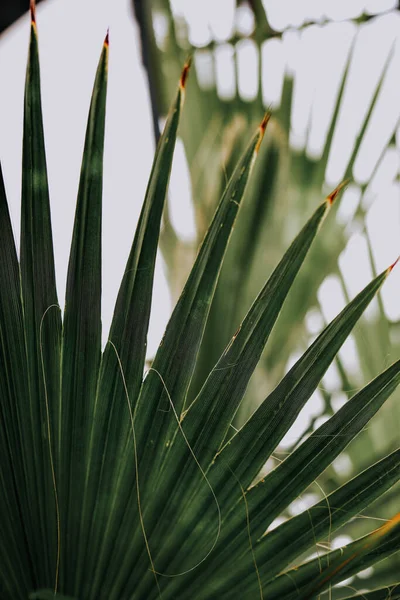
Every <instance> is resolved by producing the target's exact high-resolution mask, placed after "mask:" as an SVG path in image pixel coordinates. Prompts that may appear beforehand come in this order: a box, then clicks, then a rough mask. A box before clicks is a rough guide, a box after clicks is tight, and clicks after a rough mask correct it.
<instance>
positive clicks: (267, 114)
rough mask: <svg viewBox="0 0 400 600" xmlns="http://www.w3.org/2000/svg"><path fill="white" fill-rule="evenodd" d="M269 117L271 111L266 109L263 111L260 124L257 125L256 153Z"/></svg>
mask: <svg viewBox="0 0 400 600" xmlns="http://www.w3.org/2000/svg"><path fill="white" fill-rule="evenodd" d="M270 118H271V113H270V111H269V110H268V111H267V112H266V113H265V115H264V117H263V120H262V121H261V123H260V126H259V137H258V140H257V144H256V148H255V152H256V154H258V151H259V149H260V146H261V142H262V141H263V138H264V134H265V130H266V129H267V125H268V122H269V120H270Z"/></svg>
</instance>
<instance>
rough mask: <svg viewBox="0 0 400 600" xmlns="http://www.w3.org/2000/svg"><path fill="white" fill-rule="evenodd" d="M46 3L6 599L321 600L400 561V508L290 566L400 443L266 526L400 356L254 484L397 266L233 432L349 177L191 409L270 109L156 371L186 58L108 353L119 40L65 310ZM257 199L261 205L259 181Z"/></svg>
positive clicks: (373, 400) (3, 478) (5, 221)
mask: <svg viewBox="0 0 400 600" xmlns="http://www.w3.org/2000/svg"><path fill="white" fill-rule="evenodd" d="M33 8H34V7H32V17H33V19H32V25H31V45H30V54H29V61H28V71H27V83H26V93H25V99H26V101H25V117H24V148H23V167H24V169H23V170H24V174H23V188H22V191H23V194H22V228H21V231H22V236H21V256H20V261H19V262H18V257H17V254H16V249H15V243H14V239H13V234H12V228H11V223H10V216H9V211H8V208H7V202H6V195H5V186H4V183H3V180H2V177H1V180H0V233H1V235H2V244H1V246H0V284H1V286H0V359H1V362H0V393H1V399H0V400H1V403H0V451H1V452H2V461H1V464H0V485H1V494H0V507H1V509H2V510H1V512H0V534H1V535H0V558H1V563H0V591H1V597H2V598H4V600H11V599H12V600H15V599H17V598H18V599H19V598H20V599H21V600H22V599H24V598H26V597H30V598H37V599H38V600H39V599H40V598H43V600H44V599H45V598H49V597H50V596H51V597H55V598H60V600H64V599H65V600H67V599H71V600H72V598H73V599H76V600H78V598H79V600H92V599H93V600H94V599H96V600H97V599H98V598H100V599H103V598H104V599H107V600H109V599H115V600H117V599H120V598H127V599H128V598H146V599H148V598H149V599H153V598H158V597H161V598H163V599H171V600H172V599H175V598H182V599H183V600H185V599H186V598H192V597H196V598H199V600H201V599H203V598H204V600H205V599H206V598H207V599H208V598H210V597H218V598H232V597H237V594H239V596H240V597H243V598H253V597H255V596H256V595H257V594H259V595H260V597H264V594H266V596H265V597H268V598H274V597H276V598H285V599H286V598H287V599H288V600H289V599H290V598H291V597H292V595H293V593H294V594H297V593H298V592H299V593H300V594H302V596H300V597H311V596H313V595H316V594H318V593H320V592H321V591H323V590H324V589H326V588H327V587H328V586H330V585H331V584H332V585H334V584H336V583H338V582H340V581H342V580H343V579H344V578H346V577H348V576H349V575H351V574H353V573H357V572H358V571H360V570H361V569H364V568H366V566H368V565H371V564H374V563H375V562H378V561H379V560H382V559H383V558H385V557H388V556H390V555H392V554H393V553H395V552H396V551H397V550H398V549H399V547H400V546H399V544H400V540H399V519H398V517H395V518H393V519H391V520H390V521H389V522H388V523H387V524H385V525H384V526H383V527H381V528H380V529H379V530H377V531H376V532H367V534H366V535H365V536H364V537H363V538H360V539H358V540H356V541H355V542H353V543H352V544H350V545H349V546H347V547H345V548H343V549H341V550H340V551H333V552H330V553H328V554H327V555H325V557H320V558H319V560H309V561H308V562H305V563H303V564H302V565H301V566H300V568H298V569H296V570H294V569H291V568H290V565H291V563H292V561H293V559H294V558H300V560H302V555H303V554H304V552H306V551H311V550H312V549H313V545H314V542H315V541H316V540H315V539H314V538H315V535H317V536H318V538H323V537H324V536H327V535H328V536H329V535H330V534H331V533H332V532H333V531H335V530H336V529H338V528H339V527H342V526H344V525H345V524H346V523H347V522H348V521H349V520H350V519H352V518H353V517H354V516H355V515H356V514H357V512H358V511H360V510H362V509H363V508H365V507H366V506H368V505H369V504H370V503H371V502H373V501H375V502H376V501H377V500H379V499H380V498H381V497H382V494H383V493H384V492H386V491H388V490H389V489H390V488H391V487H392V486H393V485H394V484H395V483H396V482H397V481H398V479H399V451H396V452H394V453H392V454H391V455H388V456H386V457H384V458H383V459H382V460H381V461H380V462H379V463H377V464H376V465H373V466H372V467H369V468H368V469H367V470H366V471H365V472H364V473H362V474H360V475H359V476H358V477H356V478H355V479H354V480H352V481H350V482H348V483H345V484H344V485H343V486H342V487H340V488H339V489H337V490H336V491H334V492H333V493H332V494H330V496H328V497H327V498H325V500H321V501H320V502H318V503H317V504H316V505H315V506H313V507H312V508H311V509H310V511H308V512H306V513H303V514H301V515H299V516H298V517H297V518H296V519H293V520H292V522H290V521H289V522H288V524H287V525H282V526H281V527H279V528H277V529H276V530H275V533H273V532H272V534H269V533H267V535H265V530H266V528H267V527H268V526H269V525H270V524H271V522H272V520H273V519H274V518H275V517H276V516H277V515H278V514H280V513H284V511H285V510H286V509H287V507H288V505H289V504H290V503H291V502H292V500H293V499H294V498H296V497H297V496H298V495H299V494H301V493H303V492H304V491H305V490H306V489H307V488H308V487H309V486H310V485H312V484H313V481H314V479H315V477H318V476H319V475H320V474H322V473H323V471H324V470H325V469H326V468H327V467H328V466H329V465H330V463H331V462H332V460H333V459H334V458H335V457H336V456H338V454H339V453H340V452H341V451H342V450H343V449H344V448H345V447H346V446H347V444H348V443H350V442H351V441H352V440H353V439H354V437H355V436H356V435H357V434H358V433H359V432H360V430H362V429H363V428H364V426H365V425H366V424H367V423H368V422H369V420H370V419H371V418H372V417H373V416H374V414H375V413H376V412H377V411H378V409H379V408H380V407H381V406H382V405H383V404H384V402H385V401H386V399H387V398H388V397H389V395H390V394H391V393H392V392H393V391H394V389H395V388H396V387H397V385H398V383H399V382H400V361H397V362H395V363H393V365H392V366H390V367H389V368H388V369H386V371H384V372H383V373H381V374H380V375H378V377H376V378H375V379H374V380H372V381H371V382H370V383H369V384H368V385H367V386H366V387H365V388H363V389H362V390H361V391H360V392H359V393H357V394H356V395H355V396H354V397H353V398H352V399H351V400H350V401H349V402H348V403H347V404H346V405H345V406H343V407H342V408H341V409H340V410H339V411H338V412H337V413H336V414H335V415H334V416H332V417H331V419H330V420H329V421H327V422H326V423H325V424H324V425H322V426H321V427H320V428H319V429H318V430H316V431H315V432H314V433H313V434H312V435H311V436H310V437H309V438H308V439H306V440H305V441H304V442H303V443H302V444H301V445H300V446H299V447H298V448H297V449H296V450H295V451H294V452H292V453H291V454H290V455H289V456H288V458H287V459H286V460H285V461H284V462H283V463H282V464H281V466H279V467H277V468H276V469H275V470H273V471H271V472H270V473H268V474H267V476H266V477H265V478H264V479H263V480H260V481H259V482H258V483H254V479H255V478H256V476H258V474H259V471H260V469H261V467H262V466H263V464H264V462H265V461H266V460H267V458H268V457H269V456H270V455H271V453H272V452H273V451H274V449H275V448H276V446H277V444H279V442H280V440H281V438H282V437H283V435H284V434H285V432H286V431H287V430H288V428H289V427H290V425H291V424H292V423H293V421H294V420H295V418H296V416H297V414H298V412H299V410H300V409H301V407H302V406H303V405H304V404H305V402H306V401H307V400H308V398H309V397H310V395H311V394H312V393H313V391H314V390H315V389H316V386H317V385H318V383H319V381H320V379H321V377H322V376H323V375H324V373H325V371H326V369H327V368H328V367H329V365H330V364H331V363H332V361H333V360H334V358H335V355H336V353H337V352H338V350H339V349H340V347H341V346H342V344H343V343H344V341H345V339H346V337H347V336H348V335H349V334H350V332H351V330H352V328H353V327H354V325H355V324H356V322H357V321H358V320H359V319H360V318H361V315H362V313H363V311H364V310H365V309H366V307H367V306H368V304H369V302H370V301H371V300H372V298H373V297H374V296H375V295H376V294H377V293H378V291H379V289H380V287H381V285H382V284H383V282H384V280H385V279H386V278H387V276H388V274H389V273H390V271H391V270H392V268H393V266H394V265H392V266H391V267H389V269H387V270H386V271H384V272H383V273H382V274H380V275H378V276H377V277H375V279H374V280H373V281H372V282H371V283H370V284H369V285H367V287H366V288H365V289H364V290H363V291H362V292H361V293H360V294H359V295H358V296H356V298H355V299H354V300H353V301H352V302H350V303H349V304H348V306H347V307H346V308H345V309H344V310H343V311H342V312H341V313H340V314H339V315H338V316H337V317H336V319H334V320H333V321H332V322H331V323H330V324H329V325H328V326H327V327H326V328H325V330H324V331H323V332H322V333H321V334H320V336H319V337H318V338H317V339H316V340H315V342H314V343H313V344H312V345H311V346H310V348H309V349H308V350H307V351H306V352H305V353H304V354H303V356H302V357H301V358H300V359H299V360H298V362H297V363H296V364H295V365H294V367H293V368H292V369H291V370H290V371H289V372H288V373H287V374H286V376H285V377H283V379H282V381H281V382H280V383H279V385H278V386H277V387H276V389H275V390H274V391H273V392H272V393H271V394H269V395H268V396H267V398H266V399H265V401H264V403H263V404H262V405H261V407H260V408H259V409H258V410H257V411H255V413H254V415H253V416H252V417H251V418H250V419H249V421H248V422H247V423H246V424H245V425H244V426H243V427H242V428H241V429H240V430H239V431H238V432H237V433H235V434H233V433H231V429H232V432H233V431H234V423H233V420H234V418H235V413H236V411H237V408H238V406H239V404H240V402H241V400H242V398H243V395H244V393H245V389H246V386H247V384H248V383H249V380H250V377H251V375H252V373H253V372H254V370H255V368H256V365H257V362H258V361H259V360H260V357H261V355H262V351H263V348H264V346H265V344H266V343H267V341H268V338H269V336H270V334H271V332H272V329H273V326H274V325H275V322H276V321H277V317H278V314H279V311H280V309H281V307H282V304H283V302H284V301H285V299H286V296H287V295H288V294H289V292H290V290H292V291H293V282H294V279H295V277H296V276H297V273H298V271H299V270H300V267H301V266H302V263H303V261H304V260H305V257H306V255H307V253H308V251H309V249H310V246H311V244H312V242H313V240H314V238H315V237H316V236H317V232H318V230H319V228H320V225H321V223H322V221H323V220H324V218H325V216H326V214H327V212H328V211H329V209H330V207H331V204H332V203H333V200H334V199H335V197H336V196H337V194H338V191H339V190H338V189H337V190H335V191H334V192H333V193H332V194H331V195H330V196H328V198H327V199H326V200H325V201H324V202H323V203H322V204H321V205H319V206H318V207H317V209H316V210H315V211H314V214H313V215H312V216H311V218H310V219H309V220H308V222H307V223H306V225H305V226H304V227H303V229H302V230H301V231H300V233H299V234H298V235H297V237H295V239H294V241H293V243H292V245H291V246H290V247H289V249H288V250H287V252H286V253H285V254H284V255H283V258H282V259H281V260H280V262H279V263H278V266H277V267H276V268H275V270H274V271H273V273H272V275H271V276H270V277H269V278H267V283H266V284H265V285H264V287H263V288H262V291H261V293H260V294H259V295H258V296H257V298H256V300H255V301H254V302H253V304H252V306H251V307H250V309H249V311H248V313H247V315H246V316H245V317H244V319H243V320H242V324H241V326H240V327H239V330H238V332H237V334H236V335H235V336H234V338H233V340H231V341H230V342H229V344H228V346H227V347H226V348H225V349H224V350H223V351H222V354H221V356H220V357H219V359H218V361H217V363H216V366H215V368H213V369H211V371H210V372H209V373H208V377H207V378H206V381H205V384H204V386H203V387H202V389H201V391H200V393H199V394H198V396H197V397H196V400H195V402H194V403H189V402H187V397H188V391H189V389H190V386H191V384H192V382H193V378H194V373H195V368H196V364H197V361H198V355H199V349H200V345H201V341H202V338H203V334H204V331H205V327H206V323H207V320H208V317H209V313H210V306H211V303H212V300H213V296H214V293H215V289H216V286H217V281H218V277H219V275H220V272H221V268H222V263H223V260H224V256H225V254H226V252H227V247H228V242H229V239H230V237H231V232H232V229H233V226H234V224H235V221H236V218H237V214H238V210H239V205H240V204H241V202H242V201H246V200H248V199H249V198H246V187H247V184H248V182H249V183H250V185H251V170H252V166H253V163H254V160H255V158H256V156H257V154H258V153H259V150H260V144H261V141H262V138H263V135H264V130H265V127H266V124H267V121H268V118H269V116H268V115H267V117H265V118H264V119H263V121H262V122H261V126H259V127H258V128H257V130H256V132H255V133H254V135H253V136H252V137H251V139H250V141H249V143H248V145H247V147H246V149H245V151H244V152H243V153H242V154H241V156H240V158H239V160H238V162H237V166H236V167H235V168H234V169H233V170H232V175H231V177H230V180H229V182H228V184H227V186H226V189H225V190H224V191H223V193H222V198H221V201H220V203H219V205H218V207H217V210H216V212H215V215H214V218H213V220H212V222H211V225H210V227H209V229H208V230H207V232H206V235H205V237H204V241H203V243H202V245H201V248H200V250H199V253H198V255H197V258H196V261H195V263H194V266H193V269H192V271H191V274H190V275H189V277H188V280H187V282H186V285H185V287H184V290H183V292H182V294H181V296H180V298H179V300H178V302H177V305H176V307H175V310H174V312H173V314H172V316H171V319H170V321H169V323H168V325H167V328H166V332H165V335H164V338H163V340H162V342H161V344H160V347H159V349H158V352H157V355H156V357H155V359H154V362H153V365H152V367H151V369H150V370H149V372H148V373H147V375H146V377H143V369H144V360H145V353H146V335H147V329H148V322H149V314H150V303H151V299H152V284H153V277H154V267H155V257H156V251H157V243H158V238H159V234H160V222H161V218H162V211H163V206H164V201H165V198H166V193H167V186H168V180H169V174H170V170H171V164H172V158H173V151H174V146H175V141H176V137H177V133H178V125H179V122H180V117H181V110H182V102H183V97H184V94H185V85H186V78H187V73H188V65H186V66H185V67H184V69H183V72H182V74H181V77H180V82H179V86H178V92H177V94H176V96H175V99H174V101H173V103H172V107H171V110H170V112H169V116H168V119H167V122H166V125H165V129H164V132H163V135H162V136H161V139H160V143H159V145H158V147H157V151H156V155H155V159H154V164H153V168H152V171H151V174H150V180H149V185H148V188H147V192H146V197H145V201H144V204H143V208H142V212H141V215H140V219H139V223H138V228H137V232H136V235H135V238H134V240H133V244H132V249H131V252H130V255H129V258H128V261H127V266H126V270H125V273H124V277H123V280H122V283H121V287H120V291H119V294H118V298H117V302H116V307H115V312H114V316H113V321H112V325H111V330H110V334H109V341H108V343H107V345H106V347H105V349H104V350H102V348H101V318H100V316H101V304H100V301H101V197H102V171H103V168H102V165H103V148H104V127H105V109H106V89H107V60H108V52H109V50H108V37H107V38H106V40H105V44H104V46H103V49H102V53H101V56H100V61H99V66H98V70H97V74H96V78H95V83H94V89H93V94H92V100H91V105H90V110H89V117H88V126H87V132H86V141H85V149H84V156H83V161H82V170H81V179H80V185H79V192H78V200H77V208H76V215H75V223H74V231H73V238H72V245H71V254H70V262H69V269H68V280H67V292H66V305H65V311H64V316H63V320H62V323H61V319H60V311H59V308H58V304H57V295H56V287H55V276H54V261H53V249H52V239H51V226H50V208H49V198H48V189H47V177H46V166H45V165H46V160H45V153H44V141H43V129H42V120H41V108H40V78H39V62H38V45H37V30H36V22H35V19H34V16H35V15H34V10H33ZM252 193H253V194H255V195H254V198H255V200H256V204H257V205H259V202H260V198H259V197H257V195H256V188H253V192H252ZM259 193H260V194H261V193H262V189H260V191H259ZM264 279H265V276H264ZM277 325H278V324H277ZM192 389H193V388H192ZM372 482H373V484H372ZM310 520H311V523H310V522H309V521H310ZM309 524H310V525H312V526H311V527H309ZM295 536H296V539H295ZM296 542H298V545H297V546H296ZM271 553H272V555H271ZM286 568H289V570H288V571H287V572H283V570H284V569H286ZM293 582H294V583H295V586H297V587H295V588H293ZM294 597H296V596H294Z"/></svg>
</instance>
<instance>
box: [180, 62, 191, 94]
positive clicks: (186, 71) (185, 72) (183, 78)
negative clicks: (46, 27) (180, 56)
mask: <svg viewBox="0 0 400 600" xmlns="http://www.w3.org/2000/svg"><path fill="white" fill-rule="evenodd" d="M191 64H192V57H191V56H189V58H188V59H187V61H186V63H185V66H184V67H183V71H182V75H181V79H180V81H179V85H180V88H181V89H182V90H184V89H185V85H186V80H187V76H188V74H189V69H190V65H191Z"/></svg>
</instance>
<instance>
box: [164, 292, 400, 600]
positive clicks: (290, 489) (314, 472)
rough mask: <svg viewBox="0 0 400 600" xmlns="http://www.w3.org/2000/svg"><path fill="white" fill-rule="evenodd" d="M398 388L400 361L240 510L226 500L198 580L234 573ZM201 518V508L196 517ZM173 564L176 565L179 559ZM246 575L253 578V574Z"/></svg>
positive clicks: (265, 481) (250, 492)
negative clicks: (212, 551)
mask: <svg viewBox="0 0 400 600" xmlns="http://www.w3.org/2000/svg"><path fill="white" fill-rule="evenodd" d="M370 285H371V284H370ZM368 287H369V286H368ZM399 383H400V360H399V361H397V362H396V363H394V364H393V365H392V366H391V367H389V368H388V369H387V370H386V371H384V372H383V373H381V374H380V375H379V376H378V377H376V378H375V379H374V380H373V381H372V382H371V383H370V384H369V385H367V386H366V387H365V388H364V389H363V390H361V391H360V392H359V393H358V394H356V395H355V396H353V397H352V398H351V400H349V402H348V403H347V404H346V405H344V406H343V407H342V408H341V409H340V410H339V411H338V413H336V414H335V415H334V416H333V417H331V419H329V421H327V422H326V423H324V424H323V425H322V426H321V427H320V428H319V429H317V430H316V431H315V432H314V433H313V434H312V435H311V436H310V437H309V438H308V439H307V440H306V441H305V442H303V444H302V445H301V446H300V447H299V448H298V449H297V450H295V451H294V452H293V453H292V454H290V455H289V456H288V458H287V459H286V460H285V461H284V462H283V463H281V464H280V465H279V466H277V467H276V468H275V469H274V470H273V471H271V472H270V473H269V474H268V475H267V476H266V477H265V478H264V479H263V480H261V481H260V482H259V483H258V484H257V485H255V486H254V487H252V488H250V490H248V491H247V492H246V494H245V499H246V502H245V505H244V503H243V495H242V496H239V502H238V504H237V505H236V506H234V508H233V509H231V511H230V512H229V508H230V506H232V500H231V504H230V506H228V514H227V515H226V516H225V519H224V521H225V523H224V527H223V530H222V533H221V536H220V540H219V543H218V555H216V556H215V557H214V558H213V560H212V561H210V562H209V564H208V565H205V568H204V569H203V571H204V576H205V577H210V576H212V577H215V578H216V580H217V581H219V580H223V579H224V578H222V577H218V576H217V573H218V571H219V572H221V570H224V569H225V568H226V564H227V562H228V561H229V563H230V565H231V567H234V570H236V569H239V570H240V559H241V558H243V556H246V555H248V552H249V542H248V540H249V536H251V538H252V544H253V545H255V544H256V543H258V542H259V540H260V538H261V539H263V538H262V536H263V534H264V532H265V531H266V529H267V527H268V526H269V525H270V524H271V522H272V521H273V520H274V519H275V518H276V517H277V516H278V515H279V514H280V513H281V512H282V511H283V510H284V509H285V508H286V507H287V506H288V505H289V504H290V503H291V502H292V501H293V500H294V499H295V498H297V497H298V496H299V494H301V493H302V492H303V491H304V489H305V488H306V487H307V486H308V485H310V484H311V483H312V482H313V481H314V480H315V478H316V477H318V476H319V475H320V473H321V472H322V471H323V470H324V469H325V468H326V467H327V466H328V465H329V464H330V463H331V461H332V460H334V458H336V456H338V454H339V453H340V452H341V451H342V450H343V449H344V448H345V447H346V446H347V444H348V443H349V442H350V441H351V440H352V439H353V438H354V437H355V436H356V435H357V434H358V433H359V431H360V430H361V429H362V428H363V427H364V426H365V424H366V423H367V422H368V421H369V420H370V418H371V417H372V416H373V415H374V414H375V413H376V412H377V410H378V409H379V408H380V407H381V405H382V404H383V403H384V402H385V400H386V399H387V398H388V397H389V396H390V394H391V393H392V392H393V391H394V389H395V388H396V387H397V386H398V384H399ZM222 466H223V465H221V467H222ZM211 481H212V479H211ZM238 481H240V480H236V485H238ZM242 488H243V486H242ZM232 493H233V492H231V496H232ZM220 497H221V495H219V498H220ZM222 499H224V496H222ZM222 506H223V505H222ZM210 510H211V509H210ZM204 513H205V509H204V508H203V512H202V514H203V515H204ZM203 519H205V517H204V516H203ZM193 539H196V538H193ZM189 544H190V541H189ZM189 544H186V545H183V546H182V550H181V552H186V553H187V552H189V550H190V547H189ZM176 559H177V560H182V556H181V555H180V553H178V554H177V557H176ZM260 569H262V563H261V564H260ZM251 572H252V573H253V575H254V570H253V569H252V570H251ZM267 572H268V571H267ZM214 591H215V593H220V591H221V590H220V589H219V587H217V588H216V589H215V590H214Z"/></svg>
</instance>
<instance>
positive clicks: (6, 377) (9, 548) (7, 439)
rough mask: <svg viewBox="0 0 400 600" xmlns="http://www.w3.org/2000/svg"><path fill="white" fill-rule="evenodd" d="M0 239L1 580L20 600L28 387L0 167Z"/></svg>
mask: <svg viewBox="0 0 400 600" xmlns="http://www.w3.org/2000/svg"><path fill="white" fill-rule="evenodd" d="M0 240H1V243H0V365H1V369H0V399H1V403H0V456H1V461H0V486H1V489H2V490H7V492H6V493H1V494H0V565H1V566H0V580H1V581H2V582H4V583H3V584H2V585H3V586H4V588H5V589H4V593H8V594H9V595H10V596H12V597H16V598H17V597H18V598H21V597H23V596H24V595H25V596H26V593H27V591H28V590H29V589H30V587H31V586H32V585H33V580H34V574H33V572H32V568H31V563H30V560H29V554H30V552H31V553H32V552H33V548H32V529H31V520H32V516H31V508H30V505H29V502H28V499H27V489H26V488H27V487H28V483H27V479H26V477H25V475H26V463H25V460H26V457H25V452H24V446H23V444H22V443H21V440H22V437H23V433H22V431H23V427H24V425H25V427H26V426H27V425H28V422H27V420H26V419H25V421H24V422H22V419H23V416H22V415H23V410H22V409H23V407H22V406H21V400H22V398H23V397H24V396H23V394H24V393H25V390H26V384H27V380H26V377H24V375H26V369H25V370H24V369H22V368H21V367H22V366H25V367H26V355H25V351H24V349H25V346H24V330H23V322H22V304H21V297H20V274H19V265H18V258H17V252H16V248H15V243H14V236H13V232H12V226H11V219H10V214H9V210H8V205H7V198H6V192H5V187H4V181H3V173H2V169H1V165H0ZM21 371H22V373H21ZM18 449H20V452H18ZM27 530H28V531H29V532H30V535H28V536H27V535H26V531H27ZM27 538H28V539H29V540H30V543H29V546H27V545H26V540H27ZM0 589H1V586H0Z"/></svg>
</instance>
